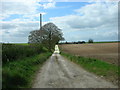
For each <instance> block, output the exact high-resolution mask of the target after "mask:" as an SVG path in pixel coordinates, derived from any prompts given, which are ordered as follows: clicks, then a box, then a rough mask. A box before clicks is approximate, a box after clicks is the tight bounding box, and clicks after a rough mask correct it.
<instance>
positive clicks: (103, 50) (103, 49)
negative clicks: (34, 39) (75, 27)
mask: <svg viewBox="0 0 120 90" xmlns="http://www.w3.org/2000/svg"><path fill="white" fill-rule="evenodd" d="M59 46H60V48H61V50H62V51H64V52H66V53H70V54H74V55H77V56H84V57H90V58H96V59H100V60H104V61H106V62H109V63H112V64H116V65H118V43H93V44H63V45H59Z"/></svg>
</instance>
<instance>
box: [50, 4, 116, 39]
mask: <svg viewBox="0 0 120 90" xmlns="http://www.w3.org/2000/svg"><path fill="white" fill-rule="evenodd" d="M75 12H76V15H67V16H62V17H52V18H50V20H51V21H52V22H54V23H56V24H57V26H59V27H61V28H62V29H63V32H65V36H66V37H67V36H68V34H67V33H66V32H69V33H70V32H73V31H75V32H78V31H79V33H81V32H87V33H88V34H87V33H86V37H94V38H96V39H97V36H96V35H95V33H96V32H100V33H99V35H98V36H101V37H102V36H103V37H102V38H101V39H104V38H106V37H107V38H108V39H112V38H111V37H113V35H114V37H115V38H116V39H117V36H116V35H117V34H112V33H113V32H114V33H117V32H118V28H117V27H118V4H117V3H116V2H107V3H106V2H104V3H103V2H97V3H93V4H88V5H86V6H84V7H82V8H80V9H77V10H75ZM88 30H89V32H92V33H91V35H89V32H88ZM104 32H105V33H106V34H107V35H106V34H104V35H103V33H104ZM92 35H93V36H92ZM115 38H114V39H115Z"/></svg>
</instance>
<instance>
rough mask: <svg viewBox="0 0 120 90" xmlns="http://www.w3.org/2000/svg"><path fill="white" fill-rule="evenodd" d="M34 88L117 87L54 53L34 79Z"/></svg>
mask: <svg viewBox="0 0 120 90" xmlns="http://www.w3.org/2000/svg"><path fill="white" fill-rule="evenodd" d="M33 88H117V86H115V85H113V84H112V83H110V82H107V81H105V80H103V79H101V78H100V77H97V76H96V75H94V74H92V73H89V72H87V71H85V70H84V69H82V68H81V67H80V66H78V65H76V64H74V63H73V62H71V61H69V60H67V59H66V58H64V57H62V56H61V55H60V54H52V56H51V57H50V58H49V59H48V60H47V62H46V63H45V64H44V65H43V67H42V68H41V69H40V70H39V73H38V75H37V77H36V79H35V81H34V85H33Z"/></svg>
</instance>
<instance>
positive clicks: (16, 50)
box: [2, 44, 47, 64]
mask: <svg viewBox="0 0 120 90" xmlns="http://www.w3.org/2000/svg"><path fill="white" fill-rule="evenodd" d="M46 51H47V50H46V49H45V48H44V47H43V46H42V45H41V44H31V45H16V44H2V63H3V64H5V63H7V62H11V61H15V60H18V59H21V58H24V57H30V56H33V55H36V54H39V53H43V52H46Z"/></svg>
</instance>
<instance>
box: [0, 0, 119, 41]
mask: <svg viewBox="0 0 120 90" xmlns="http://www.w3.org/2000/svg"><path fill="white" fill-rule="evenodd" d="M45 1H46V2H41V0H2V1H1V2H0V6H1V7H0V20H1V21H0V23H1V24H0V25H2V26H1V27H2V29H1V31H0V37H2V38H1V39H0V42H9V43H27V42H28V35H29V32H30V31H33V30H37V29H39V14H40V13H42V15H43V25H44V24H46V23H48V22H53V23H54V24H56V25H57V26H58V28H60V29H62V32H63V34H64V37H65V40H66V41H81V40H85V41H88V39H90V38H91V39H93V40H94V41H116V40H118V2H109V1H113V0H105V1H104V0H102V2H100V1H98V0H97V1H98V2H94V0H86V2H85V1H84V2H82V0H62V1H63V2H56V1H55V0H45ZM70 1H71V2H70ZM72 1H74V2H72Z"/></svg>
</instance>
